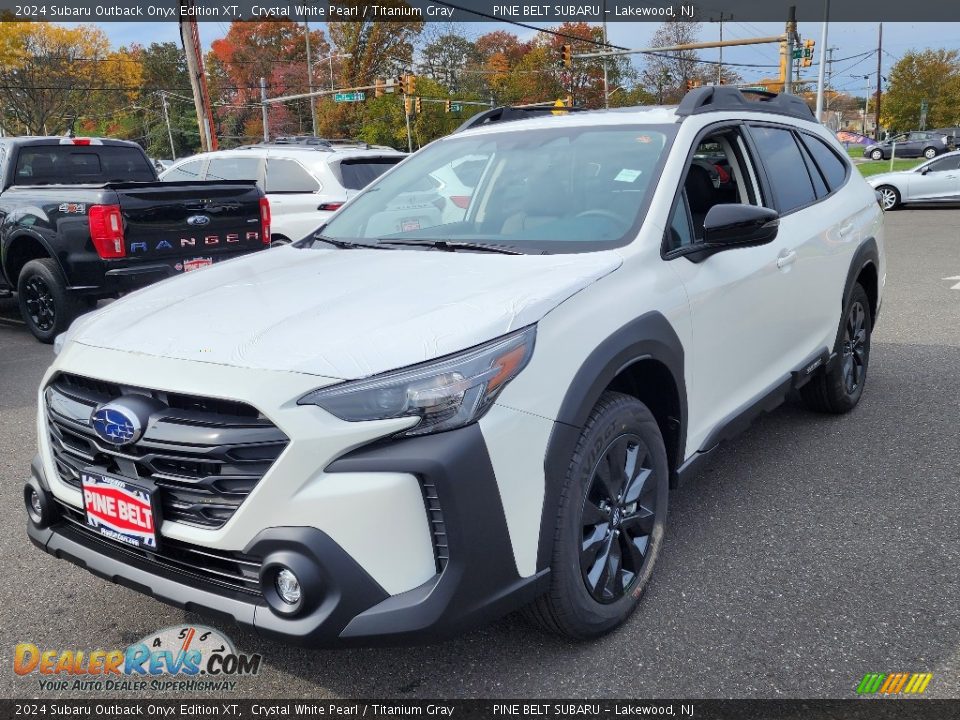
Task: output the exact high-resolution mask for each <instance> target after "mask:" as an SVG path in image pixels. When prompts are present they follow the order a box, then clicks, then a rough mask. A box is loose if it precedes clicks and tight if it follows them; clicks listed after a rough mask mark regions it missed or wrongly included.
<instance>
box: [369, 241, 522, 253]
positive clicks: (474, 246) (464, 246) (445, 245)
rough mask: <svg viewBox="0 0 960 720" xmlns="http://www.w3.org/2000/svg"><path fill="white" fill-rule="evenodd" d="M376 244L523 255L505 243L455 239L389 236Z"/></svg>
mask: <svg viewBox="0 0 960 720" xmlns="http://www.w3.org/2000/svg"><path fill="white" fill-rule="evenodd" d="M377 244H378V245H380V246H381V247H382V246H384V245H387V246H389V245H402V246H405V247H432V248H436V249H437V250H446V251H447V252H456V251H457V250H469V251H471V252H491V253H498V254H500V255H523V254H524V253H522V252H521V251H519V250H516V249H514V248H511V247H507V246H505V245H485V244H483V243H471V242H457V241H455V240H391V239H390V238H380V239H379V240H378V241H377Z"/></svg>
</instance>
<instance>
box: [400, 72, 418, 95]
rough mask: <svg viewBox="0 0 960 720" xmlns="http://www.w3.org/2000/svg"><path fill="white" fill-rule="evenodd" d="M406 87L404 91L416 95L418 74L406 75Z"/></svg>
mask: <svg viewBox="0 0 960 720" xmlns="http://www.w3.org/2000/svg"><path fill="white" fill-rule="evenodd" d="M406 81H407V82H406V87H405V88H404V90H403V91H404V92H405V93H406V94H407V95H416V94H417V76H416V75H407V76H406Z"/></svg>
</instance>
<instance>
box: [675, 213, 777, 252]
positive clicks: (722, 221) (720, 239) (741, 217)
mask: <svg viewBox="0 0 960 720" xmlns="http://www.w3.org/2000/svg"><path fill="white" fill-rule="evenodd" d="M779 229H780V216H779V214H778V213H777V212H776V211H775V210H771V209H769V208H765V207H758V206H756V205H741V204H735V203H731V204H723V205H714V206H713V207H712V208H710V210H709V211H708V212H707V216H706V217H705V218H704V220H703V231H704V232H703V241H702V242H698V243H694V244H692V245H688V246H687V247H686V248H685V250H686V252H684V255H686V256H687V257H689V258H690V259H691V260H693V261H694V262H702V261H703V260H706V259H707V258H708V257H710V256H711V255H714V254H716V253H718V252H722V251H724V250H733V249H735V248H745V247H754V246H756V245H766V244H767V243H769V242H772V241H773V240H774V239H775V238H776V237H777V232H778V231H779Z"/></svg>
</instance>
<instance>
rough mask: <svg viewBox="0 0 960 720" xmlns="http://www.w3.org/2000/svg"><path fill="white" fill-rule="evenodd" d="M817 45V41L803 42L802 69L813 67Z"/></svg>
mask: <svg viewBox="0 0 960 720" xmlns="http://www.w3.org/2000/svg"><path fill="white" fill-rule="evenodd" d="M816 44H817V41H816V40H804V41H803V58H801V60H800V65H801V66H802V67H810V66H811V65H813V46H814V45H816Z"/></svg>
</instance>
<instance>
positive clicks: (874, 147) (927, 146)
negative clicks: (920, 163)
mask: <svg viewBox="0 0 960 720" xmlns="http://www.w3.org/2000/svg"><path fill="white" fill-rule="evenodd" d="M894 144H896V154H897V157H904V158H909V157H925V158H927V159H932V158H935V157H936V156H937V155H940V154H941V153H945V152H946V151H947V150H948V149H949V148H948V147H947V136H946V135H943V134H940V133H937V132H932V131H931V132H922V131H917V132H909V133H900V134H899V135H894V136H893V137H892V138H888V139H886V140H884V141H883V142H878V143H873V144H871V145H867V146H866V147H865V148H864V149H863V156H864V157H868V158H870V159H871V160H887V159H889V158H890V156H891V155H892V154H893V152H894Z"/></svg>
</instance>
